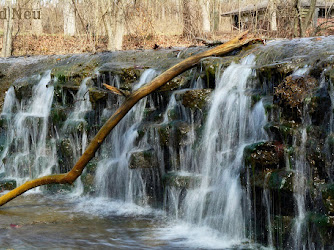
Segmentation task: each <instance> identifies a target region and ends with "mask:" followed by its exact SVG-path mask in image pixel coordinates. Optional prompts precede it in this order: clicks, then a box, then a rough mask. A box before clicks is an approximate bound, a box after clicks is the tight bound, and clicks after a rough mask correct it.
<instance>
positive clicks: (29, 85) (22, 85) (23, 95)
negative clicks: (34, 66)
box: [13, 75, 40, 100]
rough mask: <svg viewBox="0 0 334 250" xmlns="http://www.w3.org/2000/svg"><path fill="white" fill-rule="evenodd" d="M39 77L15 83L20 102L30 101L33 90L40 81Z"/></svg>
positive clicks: (26, 78)
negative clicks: (23, 100)
mask: <svg viewBox="0 0 334 250" xmlns="http://www.w3.org/2000/svg"><path fill="white" fill-rule="evenodd" d="M39 79H40V78H39V76H38V75H34V76H32V77H24V78H21V79H19V80H17V81H15V82H14V83H13V87H14V91H15V96H16V98H17V99H18V100H22V99H28V98H30V97H31V96H32V89H33V87H34V85H35V84H37V83H38V81H39Z"/></svg>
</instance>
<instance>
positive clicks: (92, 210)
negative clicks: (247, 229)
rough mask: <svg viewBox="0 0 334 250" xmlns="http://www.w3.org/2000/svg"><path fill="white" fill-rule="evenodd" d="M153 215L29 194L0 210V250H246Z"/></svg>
mask: <svg viewBox="0 0 334 250" xmlns="http://www.w3.org/2000/svg"><path fill="white" fill-rule="evenodd" d="M246 245H248V243H246V242H245V243H244V244H241V245H240V242H239V243H237V242H231V241H229V240H228V239H224V238H221V237H219V235H218V234H216V233H215V232H214V231H210V229H208V228H194V227H192V226H191V225H187V224H184V223H180V222H176V221H174V222H171V221H170V220H168V217H167V216H166V215H165V214H164V213H163V212H161V211H159V210H154V209H152V208H149V207H140V206H137V205H134V204H128V203H120V202H117V201H112V200H109V199H104V198H78V197H73V196H68V195H66V196H64V195H62V196H54V195H52V196H51V197H50V196H46V195H42V194H40V193H30V194H27V195H22V196H20V197H17V198H16V199H14V200H13V201H11V202H9V203H8V204H6V205H4V206H3V207H1V208H0V249H8V248H10V249H34V248H38V249H41V248H42V249H43V248H44V249H81V248H88V249H251V248H254V245H253V247H249V245H248V247H246Z"/></svg>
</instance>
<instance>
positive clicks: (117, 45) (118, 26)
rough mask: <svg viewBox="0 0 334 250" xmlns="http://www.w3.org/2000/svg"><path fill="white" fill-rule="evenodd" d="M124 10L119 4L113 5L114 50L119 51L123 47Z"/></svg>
mask: <svg viewBox="0 0 334 250" xmlns="http://www.w3.org/2000/svg"><path fill="white" fill-rule="evenodd" d="M123 12H124V9H123V6H121V4H120V3H118V4H115V36H114V39H113V41H114V50H121V49H122V47H123V37H124V28H125V27H124V22H125V19H124V13H123Z"/></svg>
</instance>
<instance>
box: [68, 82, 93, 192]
mask: <svg viewBox="0 0 334 250" xmlns="http://www.w3.org/2000/svg"><path fill="white" fill-rule="evenodd" d="M90 79H91V78H89V77H87V78H85V79H84V80H83V81H82V83H81V85H80V88H79V90H78V92H77V94H76V96H75V105H74V110H73V111H72V113H71V114H70V115H69V117H68V118H67V120H66V121H65V124H64V127H63V133H64V134H65V135H66V138H67V139H68V140H69V142H70V145H71V148H72V153H73V158H72V159H73V161H72V164H71V166H73V165H74V164H75V162H76V161H77V160H78V159H79V157H80V156H81V155H82V154H83V152H84V151H85V149H86V146H87V142H88V135H87V121H86V120H85V115H86V113H87V112H88V111H91V110H92V104H91V102H90V100H89V91H88V87H87V81H89V80H90ZM79 126H81V127H82V129H78V127H79ZM83 191H84V189H83V184H82V181H81V177H80V178H78V179H77V180H76V182H75V190H74V191H73V192H72V195H73V196H78V195H81V194H82V193H83Z"/></svg>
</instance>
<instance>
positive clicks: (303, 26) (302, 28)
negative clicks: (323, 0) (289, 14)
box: [294, 0, 317, 37]
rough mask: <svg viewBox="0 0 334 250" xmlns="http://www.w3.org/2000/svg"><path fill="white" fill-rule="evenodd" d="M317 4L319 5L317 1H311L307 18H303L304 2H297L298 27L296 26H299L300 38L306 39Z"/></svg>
mask: <svg viewBox="0 0 334 250" xmlns="http://www.w3.org/2000/svg"><path fill="white" fill-rule="evenodd" d="M316 3H317V0H311V2H310V8H309V9H308V11H307V13H306V16H305V17H303V16H302V10H303V6H302V0H295V2H294V5H295V6H294V7H295V12H296V15H297V17H296V18H295V20H296V21H297V23H298V24H297V25H295V27H297V26H298V28H299V37H304V36H305V35H306V31H307V29H308V27H309V25H310V22H311V20H312V17H313V15H314V12H315V9H316V8H315V6H316Z"/></svg>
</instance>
